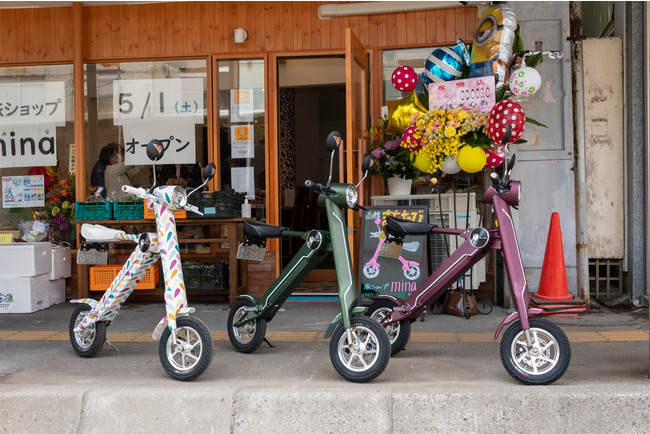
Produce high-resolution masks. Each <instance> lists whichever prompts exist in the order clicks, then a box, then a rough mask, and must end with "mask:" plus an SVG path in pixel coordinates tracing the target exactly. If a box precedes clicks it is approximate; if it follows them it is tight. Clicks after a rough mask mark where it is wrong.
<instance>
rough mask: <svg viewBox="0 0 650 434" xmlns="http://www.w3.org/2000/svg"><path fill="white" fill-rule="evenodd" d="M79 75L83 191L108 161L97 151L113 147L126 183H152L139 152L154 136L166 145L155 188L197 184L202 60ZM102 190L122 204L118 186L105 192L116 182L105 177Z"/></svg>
mask: <svg viewBox="0 0 650 434" xmlns="http://www.w3.org/2000/svg"><path fill="white" fill-rule="evenodd" d="M85 73H86V92H85V95H86V115H87V123H86V161H85V163H86V185H87V186H89V187H95V186H96V184H98V183H101V174H100V172H101V170H102V166H103V165H105V164H106V163H107V162H109V163H112V162H110V161H107V160H106V158H105V157H106V155H107V154H109V153H110V152H104V153H102V149H103V148H104V147H105V146H107V145H108V144H112V143H113V144H117V145H118V147H119V152H120V153H121V154H123V157H122V158H123V161H124V163H125V164H126V165H127V166H132V168H131V169H130V172H128V175H129V180H130V182H131V184H132V185H141V186H146V187H148V186H150V185H151V183H152V181H153V180H152V173H151V162H150V161H149V159H148V158H147V156H146V153H145V149H146V145H147V143H148V142H149V141H150V140H152V139H158V140H160V141H161V142H162V143H163V145H164V146H165V155H164V157H163V159H162V160H161V162H160V163H161V164H160V165H159V166H158V167H157V170H158V173H157V181H158V184H159V185H160V184H181V185H187V186H188V187H194V186H198V185H199V184H200V183H201V173H202V169H203V167H205V165H206V164H208V163H209V162H208V161H207V159H208V139H207V100H206V98H207V92H206V89H207V68H206V62H205V60H200V59H198V60H173V61H172V60H169V61H156V62H121V63H112V64H110V63H103V64H87V65H85ZM100 156H103V157H104V158H103V160H104V161H100ZM117 164H119V163H117ZM94 168H96V169H95V170H93V169H94ZM93 172H94V173H93ZM105 173H106V175H107V176H108V173H109V172H105ZM104 185H105V186H106V190H105V193H106V198H107V199H111V198H115V199H120V196H121V191H119V188H111V187H109V185H116V184H114V183H113V182H111V181H109V180H108V179H106V180H105V181H104ZM108 190H112V191H108ZM90 192H91V189H90V188H89V191H88V192H87V194H90Z"/></svg>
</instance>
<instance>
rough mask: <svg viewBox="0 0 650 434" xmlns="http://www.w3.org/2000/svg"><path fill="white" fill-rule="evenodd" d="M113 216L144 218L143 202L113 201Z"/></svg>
mask: <svg viewBox="0 0 650 434" xmlns="http://www.w3.org/2000/svg"><path fill="white" fill-rule="evenodd" d="M113 218H114V219H115V220H142V219H144V202H143V201H136V202H113Z"/></svg>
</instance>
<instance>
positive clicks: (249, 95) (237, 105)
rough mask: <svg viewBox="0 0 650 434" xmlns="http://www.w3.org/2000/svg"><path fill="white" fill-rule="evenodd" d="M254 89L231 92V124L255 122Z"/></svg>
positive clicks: (232, 90) (233, 90)
mask: <svg viewBox="0 0 650 434" xmlns="http://www.w3.org/2000/svg"><path fill="white" fill-rule="evenodd" d="M253 114H254V113H253V89H231V90H230V122H231V123H235V122H253Z"/></svg>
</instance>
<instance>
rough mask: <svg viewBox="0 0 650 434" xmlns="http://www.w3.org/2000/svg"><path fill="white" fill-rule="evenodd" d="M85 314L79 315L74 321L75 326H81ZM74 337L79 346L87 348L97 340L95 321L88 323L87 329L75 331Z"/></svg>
mask: <svg viewBox="0 0 650 434" xmlns="http://www.w3.org/2000/svg"><path fill="white" fill-rule="evenodd" d="M84 317H85V315H77V319H76V320H75V322H74V327H75V328H77V327H79V323H81V321H83V319H84ZM74 339H75V341H76V342H77V345H78V346H79V348H82V349H84V350H87V349H88V348H90V346H91V345H92V344H93V342H94V341H95V323H92V324H90V325H88V326H87V327H86V328H85V329H83V330H80V331H78V332H75V333H74Z"/></svg>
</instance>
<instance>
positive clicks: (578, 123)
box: [569, 1, 590, 309]
mask: <svg viewBox="0 0 650 434" xmlns="http://www.w3.org/2000/svg"><path fill="white" fill-rule="evenodd" d="M569 15H570V25H569V26H570V30H571V36H570V40H571V73H572V81H573V86H572V88H573V125H574V144H573V148H574V169H575V170H574V174H575V175H574V176H575V194H576V201H575V207H576V271H577V277H578V297H580V298H582V299H583V300H584V301H585V303H586V304H587V309H589V306H590V302H589V254H588V246H589V237H588V229H587V175H586V172H587V169H586V158H585V156H586V146H585V105H584V77H583V70H582V68H583V63H582V38H583V36H582V18H581V16H582V7H581V5H580V2H574V1H572V2H570V3H569Z"/></svg>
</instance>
